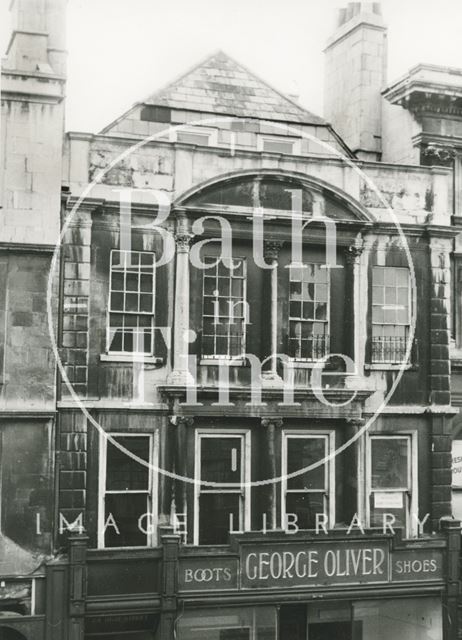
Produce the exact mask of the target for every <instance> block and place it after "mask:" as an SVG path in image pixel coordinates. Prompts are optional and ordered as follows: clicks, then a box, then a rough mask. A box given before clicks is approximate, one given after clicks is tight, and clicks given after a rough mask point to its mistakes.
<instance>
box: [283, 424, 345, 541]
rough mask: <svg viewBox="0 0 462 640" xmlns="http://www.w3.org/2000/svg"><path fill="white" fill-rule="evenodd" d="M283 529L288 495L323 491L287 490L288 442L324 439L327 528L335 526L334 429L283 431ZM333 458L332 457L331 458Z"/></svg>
mask: <svg viewBox="0 0 462 640" xmlns="http://www.w3.org/2000/svg"><path fill="white" fill-rule="evenodd" d="M281 438H282V441H281V528H282V529H283V530H284V529H285V528H286V494H287V493H321V491H317V490H316V491H311V490H309V489H308V490H302V489H300V490H294V489H287V454H288V446H287V444H288V440H289V439H294V440H297V439H298V440H310V439H313V440H315V439H319V438H323V439H324V441H325V443H326V452H327V453H326V455H327V460H326V462H325V463H324V466H325V471H324V473H325V482H326V488H327V491H326V492H325V496H326V498H327V503H328V504H327V512H326V513H325V515H327V528H328V529H332V528H333V527H334V525H335V456H333V455H332V454H333V453H334V452H335V430H334V429H305V430H300V429H283V431H282V434H281ZM331 456H332V457H331Z"/></svg>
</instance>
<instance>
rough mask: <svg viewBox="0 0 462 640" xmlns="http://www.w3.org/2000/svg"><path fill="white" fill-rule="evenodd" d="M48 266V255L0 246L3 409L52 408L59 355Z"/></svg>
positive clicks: (0, 404) (0, 393) (0, 405)
mask: <svg viewBox="0 0 462 640" xmlns="http://www.w3.org/2000/svg"><path fill="white" fill-rule="evenodd" d="M49 268H50V256H49V255H48V254H40V253H34V254H30V253H14V252H12V251H1V250H0V278H1V280H0V291H1V294H0V308H1V307H3V310H2V311H1V314H2V315H1V316H0V319H1V317H3V320H4V322H3V323H2V324H1V326H0V336H1V338H2V347H3V358H2V359H0V370H2V371H3V375H2V378H3V384H1V383H0V409H3V410H4V411H5V410H9V411H13V410H16V411H18V410H19V411H25V410H29V411H34V410H35V411H37V410H53V409H54V402H55V358H54V354H53V350H52V347H51V340H50V335H49V327H48V314H47V306H46V290H47V283H48V273H49ZM2 303H3V304H2ZM53 309H54V311H56V309H57V304H56V298H54V299H53Z"/></svg>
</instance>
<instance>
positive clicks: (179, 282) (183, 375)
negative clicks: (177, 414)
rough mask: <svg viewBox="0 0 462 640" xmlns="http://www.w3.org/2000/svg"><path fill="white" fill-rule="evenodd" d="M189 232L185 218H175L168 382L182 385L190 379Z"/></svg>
mask: <svg viewBox="0 0 462 640" xmlns="http://www.w3.org/2000/svg"><path fill="white" fill-rule="evenodd" d="M191 238H192V234H191V233H190V230H189V221H188V219H187V218H186V216H184V215H179V216H178V217H177V220H176V230H175V240H176V270H175V317H174V320H173V371H172V372H171V374H170V375H169V383H170V384H179V385H185V384H190V383H192V382H193V377H192V375H191V373H190V372H189V369H188V354H189V340H188V338H189V335H188V334H189V296H190V286H189V248H190V242H191Z"/></svg>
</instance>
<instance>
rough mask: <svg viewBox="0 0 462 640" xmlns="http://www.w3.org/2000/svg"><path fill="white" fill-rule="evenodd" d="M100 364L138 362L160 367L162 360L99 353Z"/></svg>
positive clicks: (137, 355)
mask: <svg viewBox="0 0 462 640" xmlns="http://www.w3.org/2000/svg"><path fill="white" fill-rule="evenodd" d="M99 359H100V361H101V362H121V363H123V362H126V363H128V362H130V363H133V362H135V363H136V362H139V363H144V364H155V365H160V364H163V363H164V359H163V358H158V357H156V356H144V355H142V354H128V353H126V354H125V353H101V354H100V356H99Z"/></svg>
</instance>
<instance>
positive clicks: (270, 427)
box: [261, 418, 283, 529]
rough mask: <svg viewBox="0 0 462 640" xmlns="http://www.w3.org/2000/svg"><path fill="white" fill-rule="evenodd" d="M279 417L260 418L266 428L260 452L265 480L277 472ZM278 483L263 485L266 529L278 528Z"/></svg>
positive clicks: (280, 422)
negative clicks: (262, 447) (262, 458)
mask: <svg viewBox="0 0 462 640" xmlns="http://www.w3.org/2000/svg"><path fill="white" fill-rule="evenodd" d="M282 424H283V423H282V419H281V418H262V420H261V426H262V427H264V428H265V429H266V433H265V449H264V451H263V452H262V455H263V457H264V468H265V477H266V479H267V480H270V481H271V480H273V479H274V478H276V477H277V476H278V475H279V474H278V472H277V467H276V429H278V430H281V428H282ZM279 486H280V484H279V483H276V482H269V483H268V484H267V485H264V487H265V490H264V494H265V507H266V508H265V511H264V513H266V527H267V529H278V528H279V527H278V519H277V490H278V487H279Z"/></svg>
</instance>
